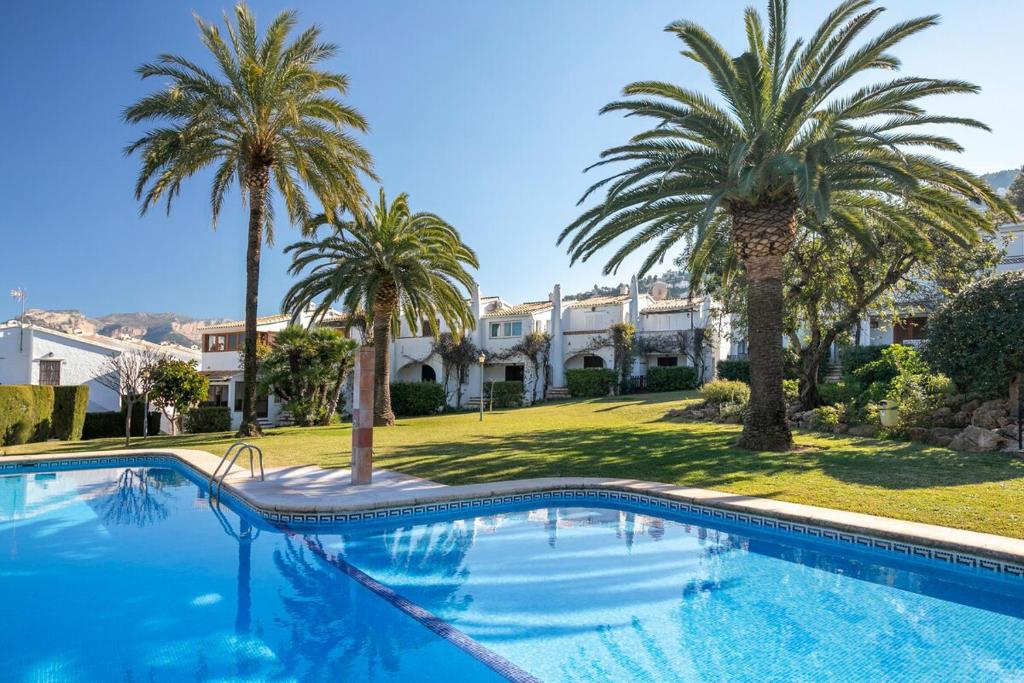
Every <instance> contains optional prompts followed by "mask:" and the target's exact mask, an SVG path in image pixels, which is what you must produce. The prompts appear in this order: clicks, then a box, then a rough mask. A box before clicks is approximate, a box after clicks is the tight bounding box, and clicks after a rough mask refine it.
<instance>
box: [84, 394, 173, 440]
mask: <svg viewBox="0 0 1024 683" xmlns="http://www.w3.org/2000/svg"><path fill="white" fill-rule="evenodd" d="M144 411H145V406H143V405H142V402H141V401H139V402H138V403H136V404H135V406H134V407H133V408H132V436H142V416H143V413H144ZM126 412H127V408H123V407H122V408H121V410H109V411H99V412H95V413H86V414H85V424H84V425H83V427H82V438H83V439H86V440H88V439H106V438H110V437H115V436H124V416H125V413H126ZM148 419H149V434H150V436H153V435H155V434H159V433H160V413H158V412H151V413H150V414H149V418H148Z"/></svg>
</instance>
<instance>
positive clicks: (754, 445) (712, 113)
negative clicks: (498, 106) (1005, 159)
mask: <svg viewBox="0 0 1024 683" xmlns="http://www.w3.org/2000/svg"><path fill="white" fill-rule="evenodd" d="M871 5H872V0H846V1H845V2H843V3H841V4H840V5H838V6H837V7H836V8H835V9H834V10H833V11H832V12H831V13H830V14H828V16H827V17H826V18H825V20H824V21H823V22H822V24H821V26H820V27H819V28H818V29H817V31H816V32H815V33H814V34H813V35H812V36H811V38H810V39H809V40H807V41H803V40H795V41H793V42H792V43H788V42H787V37H786V24H787V18H786V17H787V3H786V1H785V0H769V3H768V30H767V35H766V31H765V29H764V27H763V22H762V19H761V16H760V15H759V13H758V12H757V11H755V10H753V9H748V10H747V11H746V14H745V24H746V35H747V49H746V51H745V52H743V54H741V55H740V56H738V57H735V58H732V57H730V56H729V55H728V54H727V53H726V51H725V49H724V48H723V47H722V46H721V45H720V44H719V43H718V42H717V41H716V40H715V39H714V38H712V37H711V36H710V35H709V34H708V33H707V32H706V31H705V30H704V29H702V28H701V27H700V26H698V25H696V24H693V23H691V22H688V21H679V22H676V23H673V24H671V25H669V26H668V27H667V28H666V31H668V32H670V33H673V34H675V35H676V36H677V37H678V38H679V39H680V40H682V42H683V43H684V45H685V47H686V49H685V51H684V52H683V54H684V55H685V56H686V57H689V58H690V59H693V60H694V61H696V62H697V63H698V64H700V65H701V66H703V67H704V68H705V69H706V70H707V72H708V74H709V76H710V78H711V81H712V83H713V84H714V88H715V91H716V92H717V97H713V96H709V95H707V94H704V93H701V92H697V91H694V90H689V89H686V88H683V87H680V86H677V85H673V84H671V83H664V82H651V81H646V82H639V83H633V84H631V85H628V86H627V87H626V88H625V90H624V94H625V95H626V96H627V97H630V98H631V99H626V100H623V101H618V102H613V103H611V104H609V105H607V106H606V107H604V109H603V110H602V112H612V111H621V112H625V113H626V115H627V116H639V117H644V118H651V119H654V120H655V122H656V123H655V125H654V127H653V128H651V129H650V130H647V131H644V132H642V133H640V134H638V135H636V136H634V137H633V138H632V139H631V140H630V141H629V142H628V143H627V144H625V145H621V146H617V147H613V148H611V149H608V150H606V151H605V152H603V154H602V159H601V161H599V162H598V163H597V164H595V166H601V165H605V164H613V163H614V164H628V165H629V166H628V168H626V169H625V170H623V171H621V172H618V173H615V174H614V175H611V176H610V177H607V178H604V179H603V180H601V181H599V182H597V183H595V184H594V185H593V186H591V187H590V189H589V190H588V191H587V193H586V194H585V195H584V197H583V199H581V200H580V201H581V202H582V201H584V200H585V199H586V198H587V197H588V196H589V195H590V194H591V193H592V192H594V191H596V190H598V189H599V188H604V189H605V197H604V200H603V201H602V202H601V203H600V204H598V205H597V206H595V207H593V208H591V209H590V210H588V211H586V212H584V213H583V214H582V215H581V216H580V217H579V218H577V219H576V220H575V221H574V222H573V223H572V224H570V225H569V226H568V227H567V228H566V229H565V230H564V231H563V232H562V234H561V236H560V237H559V243H562V241H563V240H566V239H567V238H569V237H570V236H571V239H570V241H569V245H568V249H569V253H570V255H571V258H572V261H573V263H575V262H576V261H577V260H584V261H585V260H587V259H588V258H589V257H591V256H592V255H593V254H594V253H596V252H597V251H599V250H601V249H603V248H604V247H606V246H608V245H609V244H611V243H612V242H614V241H615V240H617V239H619V238H623V237H624V238H625V241H624V243H621V244H620V245H619V246H618V249H617V251H615V252H614V254H613V255H612V256H611V258H610V260H609V261H608V263H607V264H606V266H605V272H606V273H611V272H614V271H615V270H616V269H617V268H618V267H619V265H620V264H621V263H622V262H623V260H624V259H625V258H626V257H627V256H629V255H630V254H632V253H634V252H636V251H637V250H638V249H641V248H644V247H648V245H650V252H649V254H648V255H647V258H646V260H645V261H644V262H643V264H642V266H641V269H640V270H641V274H644V273H646V272H648V271H649V270H650V268H651V267H652V266H654V265H655V264H656V263H658V262H660V261H661V260H662V259H663V258H664V257H665V255H666V254H667V252H668V251H669V250H670V249H672V248H673V247H676V246H678V245H680V244H684V245H685V246H687V248H688V253H689V260H690V263H689V266H690V269H691V270H692V271H693V273H695V274H697V275H700V274H701V273H702V272H703V269H704V268H706V267H707V265H708V264H707V257H708V255H709V254H711V253H713V252H715V251H716V249H717V248H719V247H720V246H721V245H722V244H728V245H729V246H730V251H731V254H732V258H734V259H735V260H737V261H738V262H740V264H741V265H742V267H743V268H744V270H745V274H746V278H747V282H748V285H749V290H748V295H747V323H748V330H747V334H748V342H749V350H750V375H751V377H750V383H751V387H750V388H751V398H750V408H749V410H748V414H747V418H746V420H745V423H744V427H743V434H742V436H741V438H740V445H741V446H744V447H746V448H751V449H758V450H762V449H763V450H785V449H788V448H790V447H791V445H792V436H791V434H790V431H789V427H788V425H787V422H786V406H785V403H784V400H783V394H782V371H783V352H782V333H783V329H782V305H783V303H782V302H783V299H782V279H781V278H782V266H783V259H784V257H785V256H786V254H787V253H788V252H789V251H790V249H791V248H792V246H793V241H794V236H795V233H796V227H797V221H798V214H799V213H800V212H803V213H804V214H805V215H808V216H810V217H811V222H813V223H815V224H822V225H823V224H824V220H825V219H826V218H828V217H833V218H837V219H838V220H837V223H838V224H839V226H840V229H842V230H844V231H847V232H848V233H849V234H851V235H854V236H860V237H863V234H864V232H865V231H864V230H862V227H863V226H862V224H861V223H860V218H859V216H862V215H864V214H865V212H866V213H867V214H875V213H877V214H879V216H880V219H881V220H882V221H883V223H884V224H885V225H886V228H887V229H888V230H889V231H891V232H892V233H893V234H895V235H898V236H900V237H901V238H903V239H906V240H908V241H909V242H911V243H914V242H917V243H920V242H921V241H922V240H923V239H924V238H923V237H922V235H921V233H920V232H919V231H918V230H917V229H916V226H915V224H914V222H913V221H912V220H910V219H908V218H907V217H906V216H901V215H900V212H899V211H898V206H899V205H901V204H902V205H906V204H910V205H913V206H914V207H916V210H918V211H919V212H920V213H922V214H924V215H925V216H927V217H928V220H930V221H932V222H933V223H935V224H936V225H939V226H941V231H942V232H943V233H945V234H948V235H950V236H951V237H953V238H955V239H958V240H960V241H970V240H974V239H978V236H977V233H976V232H972V231H973V228H971V227H970V226H969V225H967V224H968V223H971V221H961V219H962V218H965V217H967V216H968V215H970V214H971V213H972V212H973V209H972V207H971V205H970V200H976V201H979V202H981V203H982V204H983V205H985V206H989V207H993V206H998V207H1000V208H1005V207H1006V204H1005V202H1003V201H1002V200H1001V199H999V198H998V197H997V196H995V195H994V193H993V192H992V190H991V188H989V187H988V185H987V184H986V183H984V182H983V181H981V180H980V179H979V178H977V177H976V176H974V175H972V174H971V173H968V172H967V171H964V170H962V169H960V168H957V167H956V166H954V165H952V164H949V163H946V162H943V161H940V160H938V159H936V158H934V157H932V156H929V155H927V154H921V153H917V152H915V151H914V150H915V149H917V148H932V149H937V150H942V151H960V149H961V148H960V146H959V145H958V144H957V143H956V142H955V141H953V140H951V139H949V138H947V137H943V136H941V135H937V134H931V133H923V132H919V127H920V126H930V125H933V124H958V125H964V126H971V127H975V128H985V126H984V124H982V123H980V122H978V121H975V120H973V119H966V118H959V117H952V116H939V115H932V114H928V113H926V112H925V110H924V109H923V108H922V107H921V105H920V104H919V100H920V99H921V98H923V97H927V96H931V95H946V94H958V93H974V92H977V90H978V88H977V87H976V86H974V85H971V84H970V83H965V82H963V81H956V80H945V79H933V78H917V77H902V78H894V79H892V80H886V81H882V82H878V83H873V84H870V85H863V86H860V87H855V86H854V85H852V84H851V81H857V80H859V79H860V80H862V79H863V77H864V76H865V74H866V73H867V72H869V71H872V70H876V69H884V70H894V69H897V68H898V67H899V61H898V60H897V59H896V57H894V56H892V55H891V54H889V52H888V50H889V49H890V48H892V47H893V46H895V45H896V44H897V43H899V42H900V41H902V40H903V39H904V38H907V37H909V36H911V35H914V34H915V33H918V32H920V31H922V30H924V29H926V28H928V27H930V26H933V25H935V24H936V23H937V17H936V16H928V17H923V18H920V19H913V20H910V21H905V22H901V23H899V24H896V25H894V26H891V27H889V28H887V29H885V30H884V31H882V32H881V33H880V34H879V35H877V36H875V37H872V38H869V39H867V40H865V41H863V42H862V43H861V44H859V45H855V43H856V42H857V41H858V38H859V37H860V36H861V35H862V34H863V33H864V31H865V30H866V29H867V27H868V26H869V25H870V24H871V23H872V22H873V21H874V20H875V19H876V18H877V17H878V15H879V14H880V13H881V12H882V11H883V8H878V7H872V6H871ZM976 224H977V223H974V225H976Z"/></svg>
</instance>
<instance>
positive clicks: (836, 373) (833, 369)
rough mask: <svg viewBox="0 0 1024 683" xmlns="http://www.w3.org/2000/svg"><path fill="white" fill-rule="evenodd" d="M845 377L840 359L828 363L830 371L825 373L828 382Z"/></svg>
mask: <svg viewBox="0 0 1024 683" xmlns="http://www.w3.org/2000/svg"><path fill="white" fill-rule="evenodd" d="M842 378H843V366H842V365H841V364H840V363H839V362H838V361H832V362H831V363H829V364H828V372H827V373H825V381H826V382H838V381H839V380H841V379H842Z"/></svg>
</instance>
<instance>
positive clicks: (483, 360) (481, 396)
mask: <svg viewBox="0 0 1024 683" xmlns="http://www.w3.org/2000/svg"><path fill="white" fill-rule="evenodd" d="M477 360H478V361H479V362H480V421H481V422H483V421H484V362H485V361H486V360H487V356H485V355H484V354H482V353H481V354H480V357H479V358H477Z"/></svg>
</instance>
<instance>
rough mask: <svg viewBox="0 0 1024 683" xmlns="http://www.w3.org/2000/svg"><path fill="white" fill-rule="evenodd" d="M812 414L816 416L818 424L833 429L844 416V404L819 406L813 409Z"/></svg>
mask: <svg viewBox="0 0 1024 683" xmlns="http://www.w3.org/2000/svg"><path fill="white" fill-rule="evenodd" d="M814 415H815V417H816V418H817V420H818V424H819V425H821V426H822V427H828V428H829V429H835V428H836V427H838V426H839V425H840V424H841V423H842V422H843V420H844V418H845V417H846V406H844V405H843V404H839V405H837V406H821V407H820V408H815V409H814Z"/></svg>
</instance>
